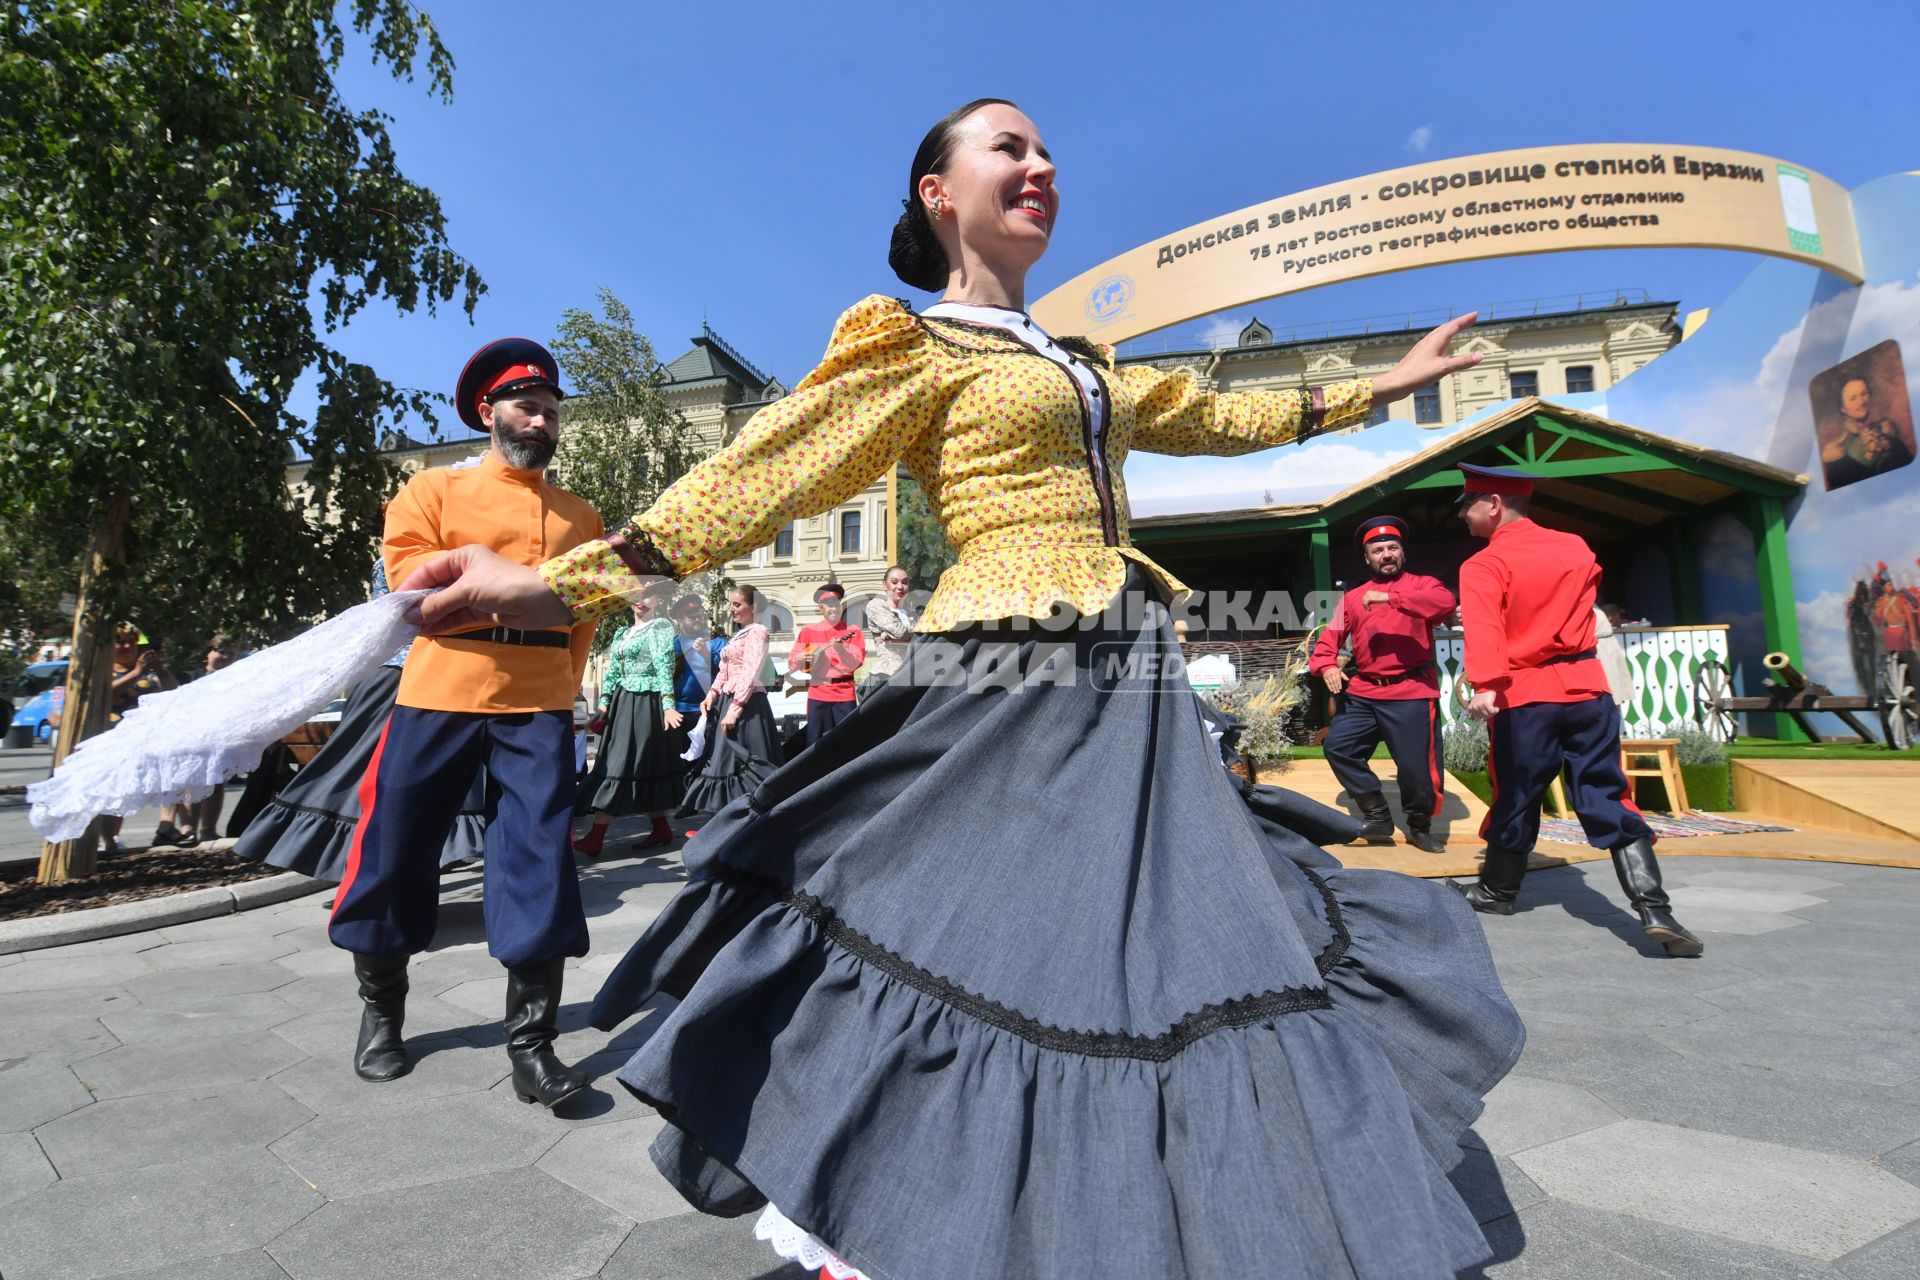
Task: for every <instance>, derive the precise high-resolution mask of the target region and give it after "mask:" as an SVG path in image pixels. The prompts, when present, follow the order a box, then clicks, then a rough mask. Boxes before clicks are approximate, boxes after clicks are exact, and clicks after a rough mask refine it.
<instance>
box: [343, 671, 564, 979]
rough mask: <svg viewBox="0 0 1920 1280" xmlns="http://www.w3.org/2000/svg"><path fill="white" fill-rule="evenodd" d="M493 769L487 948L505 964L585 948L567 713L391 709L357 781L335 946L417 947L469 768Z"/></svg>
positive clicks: (382, 951) (431, 913) (423, 939)
mask: <svg viewBox="0 0 1920 1280" xmlns="http://www.w3.org/2000/svg"><path fill="white" fill-rule="evenodd" d="M482 764H485V765H486V767H487V774H488V778H489V785H488V792H489V794H488V801H489V804H488V808H489V809H490V810H491V811H492V820H491V821H490V822H489V823H488V825H487V855H486V873H485V876H484V881H483V883H484V885H485V889H484V899H483V904H482V905H483V909H484V910H485V913H486V922H487V950H488V951H489V952H490V953H491V954H492V955H493V956H494V958H495V959H497V960H499V961H500V963H501V964H504V965H506V966H507V967H508V968H518V967H520V966H522V965H529V964H538V963H540V962H541V961H545V960H551V959H553V958H554V957H555V956H583V955H585V954H587V917H586V912H585V910H584V909H583V908H582V906H581V903H580V878H579V873H578V872H577V871H576V870H575V869H574V865H573V853H572V850H571V848H570V847H569V835H570V828H569V823H570V822H571V820H572V816H573V792H574V785H573V717H572V716H571V715H569V714H568V713H567V712H565V711H529V712H521V713H516V714H507V715H489V714H485V713H481V712H467V711H423V710H421V709H420V708H418V707H395V708H394V709H393V714H392V716H390V717H389V718H388V720H387V726H386V728H385V729H384V730H382V731H381V734H380V742H379V745H378V746H376V747H375V748H374V753H373V759H372V760H371V761H370V762H369V763H368V765H367V772H366V775H365V776H364V777H363V778H362V779H361V782H360V822H359V825H358V826H356V827H355V828H354V832H353V845H352V848H351V849H350V850H349V851H348V854H347V872H346V878H345V879H343V880H342V881H341V882H340V889H339V892H338V893H337V894H336V895H335V897H334V904H333V921H332V923H331V925H330V926H329V929H328V933H329V936H330V937H331V938H332V939H333V944H334V945H335V946H337V947H343V948H345V949H346V950H348V951H355V952H360V953H362V954H370V955H386V954H392V953H394V952H401V951H404V952H408V953H413V952H417V951H424V950H425V949H426V947H427V944H429V943H430V942H432V941H433V931H434V925H435V922H436V918H437V916H438V913H439V906H440V845H441V843H442V842H443V841H444V840H445V839H446V836H447V831H448V829H449V828H450V827H451V826H452V824H453V819H454V815H455V814H457V813H458V812H459V810H460V801H461V798H462V797H463V796H465V794H466V792H467V787H468V785H469V784H470V782H471V781H472V778H473V775H474V771H475V769H477V768H478V767H479V766H480V765H482Z"/></svg>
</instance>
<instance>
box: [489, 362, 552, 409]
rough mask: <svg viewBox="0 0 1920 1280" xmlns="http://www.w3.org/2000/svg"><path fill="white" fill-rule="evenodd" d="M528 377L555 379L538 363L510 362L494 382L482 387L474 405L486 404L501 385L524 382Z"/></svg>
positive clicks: (550, 380)
mask: <svg viewBox="0 0 1920 1280" xmlns="http://www.w3.org/2000/svg"><path fill="white" fill-rule="evenodd" d="M528 378H542V379H545V380H546V381H548V382H552V381H553V375H552V374H550V373H548V372H547V371H546V370H545V369H542V368H541V367H540V366H539V365H537V364H510V365H508V366H507V367H506V368H504V369H502V370H501V371H500V373H499V375H498V376H497V377H495V378H494V380H493V381H492V382H489V383H488V384H487V385H486V386H484V387H482V388H480V394H479V395H478V396H476V397H475V398H474V405H475V406H476V408H477V407H478V406H479V405H482V404H485V403H486V401H487V397H488V396H490V395H492V394H493V393H494V392H495V391H497V390H499V389H500V388H501V387H504V386H506V385H507V384H508V383H509V382H524V381H526V380H527V379H528Z"/></svg>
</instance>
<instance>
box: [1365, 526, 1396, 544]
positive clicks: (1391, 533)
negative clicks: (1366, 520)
mask: <svg viewBox="0 0 1920 1280" xmlns="http://www.w3.org/2000/svg"><path fill="white" fill-rule="evenodd" d="M1380 537H1387V538H1392V539H1394V540H1395V541H1398V540H1399V538H1400V531H1399V530H1398V529H1396V528H1394V527H1393V526H1392V525H1390V524H1377V525H1375V526H1373V528H1371V529H1369V530H1367V531H1366V532H1365V533H1363V534H1361V535H1360V541H1361V542H1363V543H1364V542H1372V541H1373V540H1374V539H1375V538H1380Z"/></svg>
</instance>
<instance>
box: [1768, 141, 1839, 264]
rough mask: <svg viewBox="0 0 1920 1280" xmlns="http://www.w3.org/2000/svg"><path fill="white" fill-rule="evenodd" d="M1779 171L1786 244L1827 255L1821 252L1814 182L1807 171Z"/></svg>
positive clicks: (1782, 167) (1784, 167)
mask: <svg viewBox="0 0 1920 1280" xmlns="http://www.w3.org/2000/svg"><path fill="white" fill-rule="evenodd" d="M1774 167H1775V168H1776V169H1778V170H1779V171H1780V212H1781V213H1782V214H1784V215H1785V216H1786V219H1787V243H1788V244H1790V245H1792V246H1793V248H1794V249H1795V250H1796V251H1797V252H1800V253H1815V254H1820V255H1821V256H1822V257H1825V256H1826V255H1825V254H1824V253H1822V252H1821V249H1820V223H1819V220H1818V219H1816V218H1815V217H1814V216H1813V182H1812V178H1811V175H1809V174H1808V173H1807V171H1806V170H1805V169H1796V168H1794V167H1793V166H1792V165H1790V164H1781V165H1775V166H1774Z"/></svg>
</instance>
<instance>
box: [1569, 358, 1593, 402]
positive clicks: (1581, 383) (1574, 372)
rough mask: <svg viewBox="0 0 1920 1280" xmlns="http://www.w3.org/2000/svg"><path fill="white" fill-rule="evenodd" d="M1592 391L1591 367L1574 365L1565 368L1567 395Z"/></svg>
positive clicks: (1588, 365)
mask: <svg viewBox="0 0 1920 1280" xmlns="http://www.w3.org/2000/svg"><path fill="white" fill-rule="evenodd" d="M1591 390H1593V366H1592V365H1590V364H1575V365H1568V366H1567V393H1568V394H1569V395H1571V394H1573V393H1575V392H1579V391H1591Z"/></svg>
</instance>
